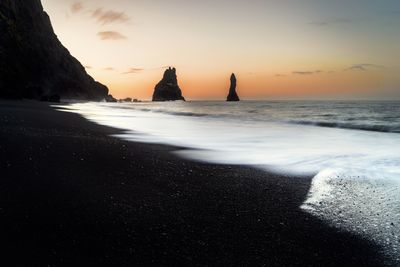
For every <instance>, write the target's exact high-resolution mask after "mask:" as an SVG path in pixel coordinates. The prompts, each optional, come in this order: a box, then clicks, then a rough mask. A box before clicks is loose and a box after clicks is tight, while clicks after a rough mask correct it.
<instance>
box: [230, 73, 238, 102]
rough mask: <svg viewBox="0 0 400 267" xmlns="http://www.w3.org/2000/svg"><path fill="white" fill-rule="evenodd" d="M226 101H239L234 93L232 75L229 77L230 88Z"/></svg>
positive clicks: (234, 79) (234, 81) (233, 76)
mask: <svg viewBox="0 0 400 267" xmlns="http://www.w3.org/2000/svg"><path fill="white" fill-rule="evenodd" d="M227 101H229V102H233V101H240V99H239V96H238V94H237V92H236V76H235V74H234V73H232V75H231V87H230V88H229V95H228V98H227Z"/></svg>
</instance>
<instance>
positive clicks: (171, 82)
mask: <svg viewBox="0 0 400 267" xmlns="http://www.w3.org/2000/svg"><path fill="white" fill-rule="evenodd" d="M174 100H183V101H185V98H184V97H183V96H182V91H181V89H180V88H179V86H178V80H177V78H176V69H175V68H172V69H171V68H168V69H167V70H166V71H165V72H164V77H163V78H162V80H161V81H160V82H159V83H158V84H157V85H156V88H155V89H154V94H153V101H174Z"/></svg>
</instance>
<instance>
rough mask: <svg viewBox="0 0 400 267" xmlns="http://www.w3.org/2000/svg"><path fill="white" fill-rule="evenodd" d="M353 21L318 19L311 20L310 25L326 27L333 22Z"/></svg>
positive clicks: (347, 21) (347, 20) (344, 22)
mask: <svg viewBox="0 0 400 267" xmlns="http://www.w3.org/2000/svg"><path fill="white" fill-rule="evenodd" d="M351 22H352V21H351V20H349V19H332V20H316V21H311V22H309V23H308V25H311V26H317V27H325V26H330V25H333V24H349V23H351Z"/></svg>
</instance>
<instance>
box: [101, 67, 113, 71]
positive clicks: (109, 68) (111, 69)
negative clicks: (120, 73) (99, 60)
mask: <svg viewBox="0 0 400 267" xmlns="http://www.w3.org/2000/svg"><path fill="white" fill-rule="evenodd" d="M103 70H107V71H113V70H115V69H114V68H112V67H107V68H104V69H103Z"/></svg>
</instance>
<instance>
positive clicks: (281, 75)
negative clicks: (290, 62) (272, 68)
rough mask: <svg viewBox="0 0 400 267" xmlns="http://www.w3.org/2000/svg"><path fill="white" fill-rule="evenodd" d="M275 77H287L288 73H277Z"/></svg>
mask: <svg viewBox="0 0 400 267" xmlns="http://www.w3.org/2000/svg"><path fill="white" fill-rule="evenodd" d="M275 77H286V74H279V73H278V74H275Z"/></svg>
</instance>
